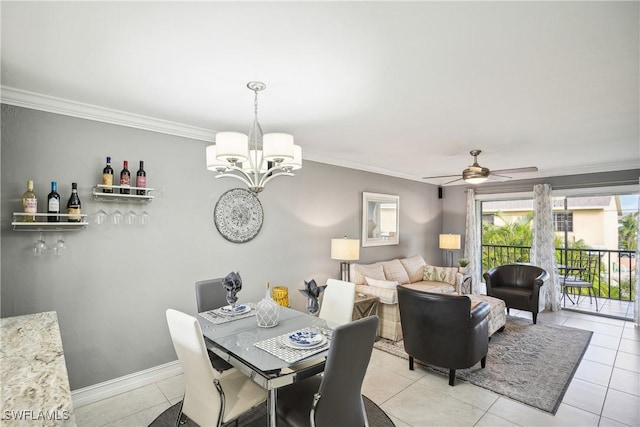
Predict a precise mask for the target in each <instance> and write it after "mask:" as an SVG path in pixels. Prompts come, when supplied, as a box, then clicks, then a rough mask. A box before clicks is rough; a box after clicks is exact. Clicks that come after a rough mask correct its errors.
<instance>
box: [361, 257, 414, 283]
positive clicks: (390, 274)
mask: <svg viewBox="0 0 640 427" xmlns="http://www.w3.org/2000/svg"><path fill="white" fill-rule="evenodd" d="M378 264H380V265H381V266H382V269H383V270H384V277H385V278H386V280H391V281H393V280H395V281H396V282H398V283H400V284H402V285H404V284H406V283H409V275H408V274H407V270H405V269H404V267H403V266H402V263H401V262H400V260H399V259H392V260H391V261H382V262H379V263H378ZM374 279H375V277H374ZM369 284H371V283H369Z"/></svg>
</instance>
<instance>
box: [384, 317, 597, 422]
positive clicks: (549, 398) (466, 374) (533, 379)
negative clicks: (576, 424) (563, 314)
mask: <svg viewBox="0 0 640 427" xmlns="http://www.w3.org/2000/svg"><path fill="white" fill-rule="evenodd" d="M591 335H593V332H591V331H585V330H582V329H576V328H569V327H566V326H560V325H554V324H546V323H543V322H541V321H540V320H538V324H536V325H534V324H533V323H532V322H531V320H527V319H523V318H519V317H514V316H507V323H506V325H505V330H504V331H503V332H496V333H494V334H493V336H492V337H491V341H490V342H489V353H488V354H487V366H486V368H485V369H481V368H480V363H478V364H476V366H474V367H472V368H469V369H460V370H457V371H456V381H458V380H465V381H468V382H470V383H471V384H475V385H477V386H479V387H483V388H486V389H487V390H491V391H493V392H495V393H498V394H501V395H503V396H506V397H508V398H510V399H513V400H517V401H519V402H522V403H524V404H527V405H529V406H533V407H535V408H538V409H542V410H543V411H546V412H550V413H552V414H555V413H556V411H557V410H558V407H559V406H560V402H562V398H563V396H564V394H565V392H566V391H567V387H569V383H570V382H571V379H572V378H573V374H574V373H575V371H576V369H577V368H578V365H579V364H580V360H582V356H583V355H584V352H585V351H586V349H587V347H588V345H589V341H591ZM374 347H375V348H378V349H380V350H383V351H385V352H387V353H391V354H393V355H395V356H398V357H402V358H404V359H407V360H408V359H409V357H408V356H407V353H405V351H404V344H403V342H402V341H398V342H395V343H394V342H392V341H389V340H386V339H380V340H378V341H376V343H375V344H374ZM418 363H420V362H419V361H418ZM421 364H422V365H424V366H425V367H427V368H430V369H432V370H434V371H436V372H440V373H444V374H446V375H448V372H449V371H448V370H445V369H442V368H436V367H433V366H429V365H427V364H424V363H421ZM407 369H409V364H408V363H407Z"/></svg>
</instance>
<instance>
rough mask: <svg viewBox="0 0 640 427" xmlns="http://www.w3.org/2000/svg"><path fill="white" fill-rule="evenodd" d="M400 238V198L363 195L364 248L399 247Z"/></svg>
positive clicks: (373, 194)
mask: <svg viewBox="0 0 640 427" xmlns="http://www.w3.org/2000/svg"><path fill="white" fill-rule="evenodd" d="M399 236H400V197H399V196H392V195H390V194H380V193H366V192H363V193H362V247H363V248H364V247H367V246H384V245H397V244H398V242H399Z"/></svg>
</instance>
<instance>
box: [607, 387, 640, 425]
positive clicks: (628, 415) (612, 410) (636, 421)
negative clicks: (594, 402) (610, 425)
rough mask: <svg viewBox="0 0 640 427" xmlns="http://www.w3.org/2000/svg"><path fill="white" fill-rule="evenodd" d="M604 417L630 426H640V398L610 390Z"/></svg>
mask: <svg viewBox="0 0 640 427" xmlns="http://www.w3.org/2000/svg"><path fill="white" fill-rule="evenodd" d="M602 416H603V417H606V418H610V419H612V420H614V421H618V422H620V423H623V424H627V425H629V426H638V425H640V397H638V396H633V395H631V394H627V393H622V392H620V391H617V390H611V389H610V390H609V392H608V393H607V398H606V399H605V401H604V409H603V411H602Z"/></svg>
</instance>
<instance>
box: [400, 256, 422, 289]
mask: <svg viewBox="0 0 640 427" xmlns="http://www.w3.org/2000/svg"><path fill="white" fill-rule="evenodd" d="M400 263H401V264H402V266H403V267H404V269H405V270H407V274H408V275H409V282H410V283H413V282H419V281H421V280H422V277H423V275H424V266H425V265H427V263H426V262H424V259H423V258H422V256H421V255H414V256H412V257H409V258H402V259H401V260H400Z"/></svg>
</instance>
